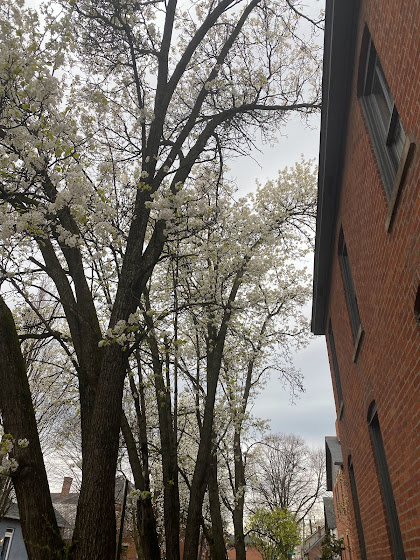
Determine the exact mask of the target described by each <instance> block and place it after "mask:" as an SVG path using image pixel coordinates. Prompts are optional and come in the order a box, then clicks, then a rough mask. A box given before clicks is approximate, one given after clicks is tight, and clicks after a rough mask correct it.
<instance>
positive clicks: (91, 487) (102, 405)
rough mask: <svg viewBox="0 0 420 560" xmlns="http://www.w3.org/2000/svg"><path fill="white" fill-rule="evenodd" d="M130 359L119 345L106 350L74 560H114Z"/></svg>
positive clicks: (86, 460) (87, 455) (86, 457)
mask: <svg viewBox="0 0 420 560" xmlns="http://www.w3.org/2000/svg"><path fill="white" fill-rule="evenodd" d="M126 368H127V358H126V356H125V354H124V352H123V350H122V348H121V347H119V346H118V345H117V344H111V345H109V346H107V347H106V348H105V354H104V360H103V366H102V371H101V376H100V378H99V380H98V384H97V387H96V395H95V407H94V410H93V414H92V418H91V426H90V430H89V437H88V441H87V445H86V448H85V451H86V453H85V454H84V456H83V481H82V487H81V491H80V497H79V503H78V507H77V516H76V526H75V530H74V534H73V557H74V560H114V558H115V550H116V522H115V472H116V465H117V457H118V447H119V432H120V424H121V413H122V396H123V386H124V377H125V372H126Z"/></svg>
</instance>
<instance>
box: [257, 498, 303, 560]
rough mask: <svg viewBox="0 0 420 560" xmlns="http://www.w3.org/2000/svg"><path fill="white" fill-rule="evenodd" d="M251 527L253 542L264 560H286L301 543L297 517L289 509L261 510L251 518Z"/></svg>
mask: <svg viewBox="0 0 420 560" xmlns="http://www.w3.org/2000/svg"><path fill="white" fill-rule="evenodd" d="M249 527H250V528H249V531H248V532H249V533H250V535H251V538H252V542H253V544H254V545H255V546H256V548H257V549H258V550H259V551H260V552H261V553H262V556H263V560H286V559H287V557H288V553H289V552H291V551H292V550H293V549H294V548H295V547H296V546H297V545H298V544H299V541H300V538H299V527H298V524H297V523H296V520H295V516H294V515H293V514H292V513H290V511H288V510H287V509H282V508H279V507H277V508H274V509H272V510H269V509H264V508H259V509H257V510H256V512H255V513H254V514H253V515H252V517H251V518H250V522H249Z"/></svg>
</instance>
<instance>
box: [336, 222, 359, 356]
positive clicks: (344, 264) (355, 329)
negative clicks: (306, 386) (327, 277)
mask: <svg viewBox="0 0 420 560" xmlns="http://www.w3.org/2000/svg"><path fill="white" fill-rule="evenodd" d="M338 259H339V262H340V268H341V276H342V278H343V284H344V293H345V294H346V300H347V309H348V312H349V319H350V327H351V332H352V336H353V342H354V353H353V361H354V362H355V361H356V359H357V355H358V352H359V347H360V343H361V340H362V335H363V326H362V321H361V319H360V312H359V304H358V302H357V296H356V290H355V289H354V283H353V276H352V274H351V268H350V261H349V255H348V251H347V245H346V241H345V239H344V233H343V228H341V229H340V235H339V237H338Z"/></svg>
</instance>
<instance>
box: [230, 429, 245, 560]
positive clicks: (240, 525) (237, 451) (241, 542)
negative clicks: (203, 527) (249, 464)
mask: <svg viewBox="0 0 420 560" xmlns="http://www.w3.org/2000/svg"><path fill="white" fill-rule="evenodd" d="M241 428H242V427H239V428H236V429H235V434H234V437H233V453H234V462H235V507H234V510H233V527H234V532H235V550H236V560H246V552H245V538H244V503H245V469H244V462H243V457H242V450H241V431H240V430H241Z"/></svg>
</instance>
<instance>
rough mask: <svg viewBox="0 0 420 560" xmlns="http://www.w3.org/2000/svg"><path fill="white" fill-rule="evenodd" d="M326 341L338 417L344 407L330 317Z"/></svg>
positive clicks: (340, 415)
mask: <svg viewBox="0 0 420 560" xmlns="http://www.w3.org/2000/svg"><path fill="white" fill-rule="evenodd" d="M328 343H329V346H330V351H331V359H332V366H333V367H332V369H333V372H334V379H335V387H336V391H337V401H338V409H337V416H338V418H339V419H340V418H341V417H342V414H343V408H344V399H343V387H342V385H341V376H340V368H339V366H338V358H337V350H336V347H335V339H334V332H333V328H332V323H331V319H330V320H329V323H328Z"/></svg>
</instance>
